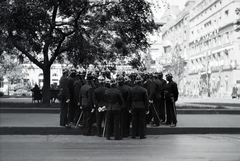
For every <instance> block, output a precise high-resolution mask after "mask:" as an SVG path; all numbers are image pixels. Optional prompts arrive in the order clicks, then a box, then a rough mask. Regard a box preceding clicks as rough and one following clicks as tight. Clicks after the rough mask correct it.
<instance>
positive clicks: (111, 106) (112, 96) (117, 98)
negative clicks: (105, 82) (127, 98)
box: [105, 88, 123, 111]
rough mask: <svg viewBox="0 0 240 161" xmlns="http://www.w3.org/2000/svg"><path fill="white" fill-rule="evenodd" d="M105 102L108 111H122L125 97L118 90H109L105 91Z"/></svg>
mask: <svg viewBox="0 0 240 161" xmlns="http://www.w3.org/2000/svg"><path fill="white" fill-rule="evenodd" d="M105 100H106V102H107V110H118V111H120V110H121V106H122V105H123V97H122V94H121V92H120V91H119V90H118V89H117V88H109V89H107V90H106V91H105Z"/></svg>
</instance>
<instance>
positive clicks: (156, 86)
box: [149, 79, 163, 100]
mask: <svg viewBox="0 0 240 161" xmlns="http://www.w3.org/2000/svg"><path fill="white" fill-rule="evenodd" d="M162 89H163V88H162V82H161V81H160V80H159V79H154V80H153V81H152V83H151V88H150V95H149V99H150V100H159V99H160V98H161V92H162Z"/></svg>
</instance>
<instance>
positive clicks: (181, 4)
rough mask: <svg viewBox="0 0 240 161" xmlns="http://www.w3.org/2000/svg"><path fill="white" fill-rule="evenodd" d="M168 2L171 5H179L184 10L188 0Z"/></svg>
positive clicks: (171, 0)
mask: <svg viewBox="0 0 240 161" xmlns="http://www.w3.org/2000/svg"><path fill="white" fill-rule="evenodd" d="M167 2H168V3H169V4H170V5H178V6H179V8H180V9H181V10H182V9H183V8H184V6H185V3H186V2H187V0H167Z"/></svg>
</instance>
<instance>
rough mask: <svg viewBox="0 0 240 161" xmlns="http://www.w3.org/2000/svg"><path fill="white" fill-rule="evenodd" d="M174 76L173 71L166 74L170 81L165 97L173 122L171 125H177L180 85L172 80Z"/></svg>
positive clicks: (170, 121) (171, 121)
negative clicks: (177, 103) (177, 102)
mask: <svg viewBox="0 0 240 161" xmlns="http://www.w3.org/2000/svg"><path fill="white" fill-rule="evenodd" d="M172 78H173V76H172V74H171V73H168V74H167V75H166V79H167V81H168V83H167V85H166V88H165V99H166V109H167V111H168V114H169V116H167V117H169V118H168V119H169V123H171V127H175V126H176V125H177V113H176V106H175V102H176V101H177V100H178V87H177V83H175V82H174V81H173V80H172Z"/></svg>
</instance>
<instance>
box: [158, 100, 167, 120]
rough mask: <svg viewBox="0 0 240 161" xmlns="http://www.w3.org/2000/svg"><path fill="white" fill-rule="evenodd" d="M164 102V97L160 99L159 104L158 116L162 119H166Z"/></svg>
mask: <svg viewBox="0 0 240 161" xmlns="http://www.w3.org/2000/svg"><path fill="white" fill-rule="evenodd" d="M165 106H166V104H165V99H163V98H162V99H160V106H159V117H160V119H161V120H162V121H165V120H166V116H165V115H166V107H165Z"/></svg>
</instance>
